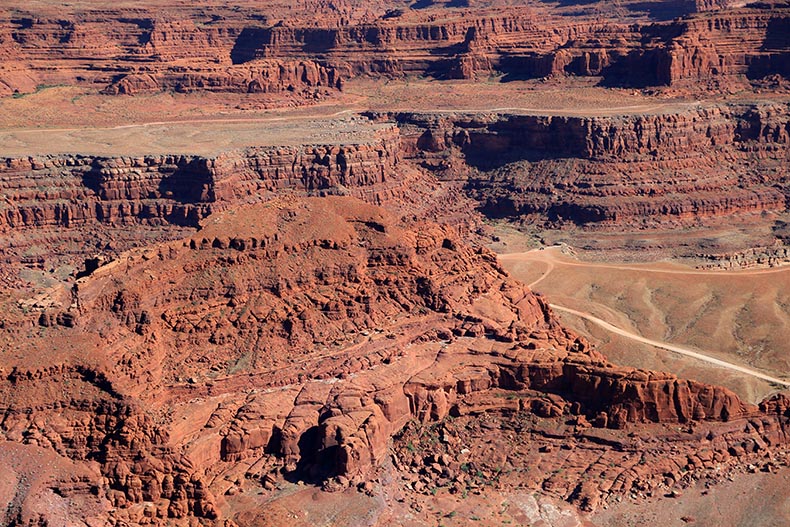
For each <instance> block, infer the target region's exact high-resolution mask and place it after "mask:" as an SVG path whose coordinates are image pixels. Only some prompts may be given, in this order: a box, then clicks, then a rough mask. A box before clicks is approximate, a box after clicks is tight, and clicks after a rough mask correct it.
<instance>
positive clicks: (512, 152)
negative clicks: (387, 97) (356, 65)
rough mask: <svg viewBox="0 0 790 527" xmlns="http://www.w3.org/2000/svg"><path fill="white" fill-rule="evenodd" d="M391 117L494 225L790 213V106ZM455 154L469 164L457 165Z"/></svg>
mask: <svg viewBox="0 0 790 527" xmlns="http://www.w3.org/2000/svg"><path fill="white" fill-rule="evenodd" d="M373 117H374V118H376V117H382V116H375V115H374V116H373ZM384 117H385V118H394V119H396V120H398V121H401V122H403V123H409V124H411V125H416V126H417V128H418V129H419V130H422V132H421V135H418V136H417V135H414V136H412V137H411V138H410V139H408V140H406V144H411V145H414V147H413V148H415V149H416V153H415V154H414V158H415V160H417V161H418V162H420V163H422V164H423V165H424V166H426V167H428V168H429V169H431V170H434V171H435V172H436V173H437V174H439V175H440V177H446V178H454V177H459V174H460V177H462V178H465V179H466V180H467V181H468V184H467V189H468V191H469V193H470V195H471V196H472V197H474V198H475V199H476V200H477V201H479V202H480V204H481V208H482V210H483V211H484V212H485V213H486V214H488V215H490V216H494V217H508V218H511V219H515V218H519V217H522V218H524V217H530V216H531V217H532V218H533V219H537V221H548V222H559V223H560V224H561V223H563V222H569V223H574V224H579V225H587V226H590V227H594V226H599V227H606V226H607V225H609V226H613V225H626V224H629V225H632V226H633V225H639V224H641V225H650V224H659V223H661V222H667V221H670V222H671V221H683V220H689V221H698V220H704V219H705V218H715V217H726V216H730V215H743V214H748V213H752V212H755V213H760V212H763V211H773V212H783V211H785V210H786V206H787V205H786V200H787V186H786V185H787V181H786V177H787V173H786V166H787V160H788V155H789V154H788V152H790V150H789V149H788V144H790V107H788V106H787V105H786V104H783V103H778V104H769V103H765V104H741V105H739V104H733V105H702V106H693V105H691V106H688V107H687V108H686V109H683V110H678V111H675V112H672V113H663V112H662V113H656V114H649V113H648V114H645V115H633V116H618V117H563V116H529V115H503V114H482V115H480V114H478V115H466V116H456V117H446V116H437V115H430V114H396V115H387V116H384ZM452 152H455V154H452ZM448 155H450V156H451V157H452V156H462V157H463V160H464V163H463V164H460V165H459V164H458V163H455V164H453V163H450V164H448V163H447V162H446V161H445V159H446V157H447V156H448Z"/></svg>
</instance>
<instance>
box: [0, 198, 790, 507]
mask: <svg viewBox="0 0 790 527" xmlns="http://www.w3.org/2000/svg"><path fill="white" fill-rule="evenodd" d="M49 295H50V297H51V300H52V301H51V302H49V303H44V302H41V303H39V304H37V305H38V306H40V307H35V306H34V307H32V312H30V311H29V309H31V308H29V307H28V308H25V309H22V308H21V307H10V306H9V310H7V313H6V315H5V319H4V320H3V329H2V338H3V342H4V346H5V348H4V349H7V350H9V353H8V354H7V356H6V358H5V359H4V363H3V367H4V368H5V371H6V372H8V373H7V376H6V377H5V380H4V381H3V382H4V383H6V386H5V387H4V389H3V390H2V392H1V393H4V394H6V397H5V399H4V403H3V404H4V408H3V413H4V415H5V416H6V417H5V419H4V421H3V423H2V426H0V432H2V435H3V436H4V438H5V439H6V440H7V441H11V442H15V443H24V444H28V445H32V446H35V447H38V448H43V449H47V450H48V451H53V452H54V453H55V454H57V455H58V456H60V457H61V458H64V459H67V460H70V461H71V462H75V463H78V464H79V463H91V462H95V463H97V470H98V471H99V472H100V473H101V474H102V479H101V481H98V482H96V484H95V487H96V488H95V490H93V491H91V492H93V495H95V496H97V497H98V498H99V500H106V503H109V504H111V505H112V506H113V507H114V509H112V511H109V512H103V513H101V514H104V515H105V516H104V517H109V518H113V519H116V520H123V521H128V522H132V523H141V522H143V520H144V519H145V521H148V522H152V523H160V522H165V521H169V520H168V518H170V519H173V518H180V517H183V516H184V515H188V516H193V517H199V518H203V519H204V520H211V519H214V518H218V517H219V516H220V515H221V514H222V510H223V507H225V504H226V500H227V499H231V498H228V497H227V495H228V493H230V495H233V494H234V493H235V492H238V488H239V487H238V485H239V483H233V484H232V483H231V482H232V481H234V478H235V477H236V476H235V474H239V473H240V471H241V473H243V474H244V475H246V477H247V478H249V479H250V480H251V481H252V482H253V483H252V484H261V485H264V486H266V485H269V486H272V485H274V484H276V483H277V482H278V481H281V478H282V477H284V476H285V477H287V478H298V479H303V480H306V481H309V482H314V483H321V482H323V484H324V486H325V488H326V489H328V490H332V489H333V488H336V487H337V486H338V485H339V486H340V487H341V488H342V487H343V486H344V485H348V484H349V482H355V483H356V482H359V483H362V482H364V481H366V479H368V478H369V477H370V475H371V474H373V473H375V471H376V470H377V467H379V466H380V464H381V463H382V462H383V461H384V460H385V458H386V457H387V456H388V452H389V451H390V450H389V449H390V444H391V441H392V438H393V436H396V435H398V434H400V433H401V432H402V431H403V430H407V431H408V430H411V429H412V428H405V427H407V425H408V424H409V423H410V422H411V423H422V425H423V426H431V425H432V424H434V423H441V422H443V421H445V420H446V419H448V418H450V417H455V418H459V419H467V420H468V419H471V418H472V417H471V416H475V415H481V414H485V415H492V416H505V417H506V416H508V415H514V413H516V414H518V415H526V416H535V417H536V418H539V419H544V420H548V421H547V422H551V423H555V424H557V425H558V426H559V424H560V423H563V422H565V421H567V420H568V419H573V420H574V422H576V423H577V425H576V426H577V428H579V429H587V428H590V427H593V428H595V429H601V430H609V431H611V432H607V434H610V435H611V434H613V435H611V437H613V438H614V439H611V440H608V441H609V443H606V442H604V443H603V444H609V445H615V446H610V447H609V448H614V450H615V451H619V449H620V448H622V447H617V446H616V445H618V444H620V443H618V441H623V442H626V441H627V439H626V437H627V436H626V434H628V433H629V431H630V430H632V427H636V428H635V429H641V428H639V427H645V426H646V427H648V428H649V427H661V426H665V425H669V424H673V425H687V426H704V427H705V429H706V430H710V434H713V435H712V436H710V437H714V436H716V435H717V434H719V433H721V434H723V436H722V437H725V438H727V439H726V440H724V441H718V442H716V441H712V446H711V448H712V450H711V452H712V454H711V455H712V456H714V457H715V456H718V455H719V454H718V453H719V452H720V451H723V452H730V453H728V454H727V456H728V459H729V458H732V459H733V461H732V463H735V464H737V463H743V462H745V460H750V459H752V457H753V454H754V452H758V451H759V452H762V451H765V450H766V449H768V450H771V451H772V452H776V453H777V454H778V453H780V452H783V451H784V450H783V449H784V448H785V446H784V445H786V444H787V442H788V437H787V434H786V431H785V430H786V427H787V425H788V422H787V419H788V417H787V415H786V414H787V412H786V406H787V405H786V404H785V403H784V402H783V399H781V398H777V399H772V400H768V401H766V402H764V403H763V404H762V405H761V406H760V407H757V406H753V405H749V404H746V403H744V402H742V401H740V400H739V399H738V397H737V396H736V395H735V394H733V393H732V392H730V391H728V390H726V389H723V388H718V387H713V386H709V385H704V384H701V383H697V382H693V381H685V380H679V379H677V378H676V377H675V376H673V375H670V374H660V373H651V372H646V371H641V370H634V369H629V368H619V367H617V366H614V365H612V364H611V363H609V362H608V361H607V360H606V359H605V358H604V357H603V356H602V355H600V354H599V353H597V352H596V351H595V350H594V349H592V348H591V347H590V345H589V344H588V343H587V342H585V341H584V340H583V339H580V338H578V337H576V336H574V335H573V334H571V333H569V332H568V331H566V330H564V329H563V328H561V327H560V326H559V325H558V323H557V321H556V320H555V318H554V316H553V315H552V313H551V310H550V309H549V307H548V306H547V304H546V303H545V301H544V300H543V299H542V298H541V297H539V296H537V295H535V294H534V293H532V292H531V291H530V290H529V289H528V288H527V287H526V286H524V285H522V284H519V283H517V282H515V281H513V280H512V279H511V278H509V277H508V275H507V273H506V272H505V271H504V270H503V269H502V268H501V267H500V266H499V264H498V263H497V261H496V257H495V256H494V255H493V253H491V252H489V251H488V250H485V249H474V248H471V247H468V246H466V245H464V244H463V243H462V242H461V241H460V239H459V237H458V235H457V234H456V233H455V232H454V230H453V229H452V228H450V227H447V226H440V225H436V224H427V223H423V224H421V225H420V226H419V228H418V229H414V228H413V227H412V226H410V225H408V223H404V221H403V220H397V219H395V218H394V217H393V216H392V215H391V214H390V213H387V212H385V211H384V210H382V209H380V208H377V207H374V206H372V205H369V204H366V203H364V202H362V201H359V200H357V199H355V198H350V197H324V198H313V199H304V198H293V197H291V198H279V199H276V200H273V201H270V202H268V203H264V204H258V205H251V206H241V207H234V208H233V209H232V210H228V211H225V212H220V213H215V214H212V215H211V216H209V217H208V218H207V219H206V220H204V221H203V222H202V228H201V230H200V231H199V232H197V233H196V234H193V235H191V236H189V237H188V238H185V239H182V240H176V241H171V242H167V243H164V244H159V245H158V246H155V247H147V248H141V249H135V250H132V251H129V252H127V253H124V254H123V255H122V256H121V257H120V258H119V259H117V260H115V261H113V262H110V263H106V264H105V265H103V266H99V267H98V268H96V269H95V270H94V271H93V272H92V273H91V274H90V275H88V276H85V277H83V278H80V279H79V280H78V281H77V285H76V286H75V288H74V289H73V290H72V291H66V290H62V291H60V292H59V290H58V289H57V288H56V289H53V290H52V291H50V293H49ZM20 306H21V304H20ZM64 314H68V315H69V317H64V316H63V315H64ZM66 318H68V320H69V323H68V324H65V323H64V324H58V323H57V322H56V323H55V324H51V323H42V321H53V320H54V321H57V320H66ZM36 325H37V326H36ZM32 327H39V328H40V330H39V333H38V335H36V334H35V332H32V331H31V328H32ZM22 333H25V334H27V335H31V338H30V339H27V340H26V341H25V343H24V345H23V346H22V347H20V346H19V345H17V344H14V341H16V340H18V338H19V335H21V334H22ZM44 342H46V343H47V344H46V345H45V344H44ZM59 386H65V387H66V390H65V391H64V390H63V389H62V388H60V387H59ZM505 417H503V418H505ZM409 426H414V425H409ZM525 426H529V425H525ZM744 427H746V428H747V429H749V430H752V431H753V432H751V433H750V434H749V437H750V438H751V439H750V440H751V441H752V443H750V445H756V446H755V447H754V448H752V447H750V446H748V445H747V446H742V445H746V443H745V442H744V441H741V442H740V443H738V442H736V439H735V438H736V437H737V438H741V437H742V436H741V435H738V434H735V433H734V432H733V431H734V430H736V429H743V428H744ZM539 429H540V428H539V427H537V428H535V429H534V431H535V433H538V431H539ZM563 433H565V432H563ZM553 437H555V438H558V437H563V436H557V435H554V436H553ZM591 437H592V436H591ZM605 437H608V436H606V435H605ZM617 438H619V439H617ZM739 441H740V439H739ZM714 443H715V444H714ZM471 444H477V443H471ZM623 444H624V443H623ZM673 445H674V446H673V448H674V449H679V451H680V452H683V454H682V455H684V456H685V455H688V456H691V455H692V453H693V452H696V451H697V446H698V442H697V441H695V440H692V439H683V438H680V439H677V441H676V442H675V443H673ZM738 445H741V446H738ZM475 448H476V447H475ZM628 448H629V449H630V448H637V447H628ZM738 448H740V449H741V450H743V452H741V451H740V450H738ZM750 448H751V450H749V449H750ZM722 449H723V450H722ZM0 450H1V449H0ZM629 451H631V450H629ZM736 451H737V452H736ZM732 452H735V453H732ZM596 455H597V454H596ZM679 455H680V454H679ZM722 455H724V454H722ZM448 459H449V458H448ZM689 459H691V458H690V457H689ZM706 459H707V458H706ZM711 459H713V457H712V458H711ZM650 460H651V461H650V463H651V464H648V465H647V466H645V467H640V468H639V469H638V470H637V469H636V468H634V467H631V468H630V469H629V468H627V467H626V470H631V471H636V472H635V473H636V474H637V475H636V476H633V475H629V474H631V473H630V472H628V473H626V472H623V476H622V477H621V478H618V479H617V482H619V483H618V484H617V485H613V486H612V487H611V488H610V487H607V488H606V493H612V494H616V493H623V492H628V491H630V490H631V489H632V488H633V486H634V485H637V484H639V485H648V483H644V481H645V479H644V478H646V477H647V476H646V475H647V474H649V473H651V472H650V471H651V470H654V471H655V470H659V469H660V470H664V468H663V467H664V465H662V464H661V463H664V464H666V462H665V461H661V458H658V457H657V458H655V459H654V458H650ZM481 463H482V462H481ZM629 466H630V465H629ZM689 466H692V462H690V461H689ZM694 466H696V465H694ZM706 466H707V465H705V464H704V463H702V464H701V465H700V466H699V470H703V469H704V467H706ZM684 470H691V469H688V468H686V469H684ZM695 470H696V469H695ZM640 474H641V475H642V476H640ZM643 476H644V477H643ZM210 482H211V483H210ZM256 482H257V483H256ZM231 488H235V489H236V490H235V491H231V490H230V489H231ZM579 492H581V491H579ZM602 492H603V490H602V488H598V487H595V488H592V487H591V488H589V489H588V488H587V487H585V490H584V493H585V494H584V496H585V500H586V501H585V503H588V502H589V503H590V505H589V506H590V507H595V504H596V503H599V500H600V499H601V496H602ZM558 494H561V493H559V492H558ZM571 494H572V495H573V496H575V495H576V494H578V492H576V493H569V496H565V497H566V498H568V499H571V497H572V496H571ZM220 496H225V497H223V498H220ZM85 499H88V498H85ZM91 499H93V498H91ZM86 503H87V502H86ZM87 506H88V505H86V507H87ZM25 510H26V509H25ZM226 510H232V508H231V509H227V508H226ZM231 519H232V518H231ZM23 521H30V520H28V519H27V518H23Z"/></svg>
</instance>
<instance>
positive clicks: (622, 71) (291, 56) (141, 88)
mask: <svg viewBox="0 0 790 527" xmlns="http://www.w3.org/2000/svg"><path fill="white" fill-rule="evenodd" d="M724 4H725V2H718V1H715V2H707V1H705V2H690V1H681V2H671V3H669V2H653V3H651V2H623V3H622V5H621V7H620V8H612V7H611V6H608V5H606V3H604V2H600V3H595V2H593V3H590V5H587V6H586V7H585V8H582V9H577V10H575V11H573V10H572V6H570V5H569V6H563V7H559V8H554V7H553V8H551V9H548V8H546V7H543V6H540V5H538V4H535V5H530V6H529V7H524V6H521V7H513V8H510V9H498V8H483V9H480V8H478V9H469V10H453V9H449V10H448V9H447V8H445V7H442V6H439V5H437V6H434V7H432V8H430V9H425V10H417V9H414V10H409V11H408V12H406V11H404V10H401V11H397V10H395V11H387V10H386V5H383V6H382V11H380V12H379V14H378V15H373V12H372V11H369V12H368V13H367V14H365V15H363V16H357V17H353V18H349V16H350V15H349V13H353V12H355V9H350V10H344V9H337V8H336V6H334V5H333V6H331V7H332V8H334V9H332V12H330V13H328V14H326V15H325V16H324V17H323V18H322V17H321V16H317V15H316V12H313V11H310V10H309V8H304V7H301V6H300V7H298V8H293V7H291V6H289V7H291V9H290V12H289V14H288V15H287V16H283V11H282V6H279V5H272V6H269V7H268V8H260V6H255V9H254V10H252V9H251V8H250V7H246V6H237V8H236V9H235V10H234V9H230V8H227V7H221V6H212V7H211V8H206V9H204V10H200V9H197V8H194V9H189V8H185V7H184V6H180V7H179V8H178V9H176V10H174V11H173V13H174V14H167V13H166V14H164V15H158V14H156V13H154V12H152V11H151V10H147V9H144V8H140V9H108V10H102V11H81V12H74V13H70V12H68V11H66V12H63V13H60V14H57V15H56V14H53V13H50V12H46V10H44V12H40V11H39V10H35V9H32V8H30V7H29V6H25V7H24V8H21V9H20V11H19V13H21V14H19V13H18V14H17V15H14V16H9V17H6V18H5V19H4V20H0V85H2V86H4V87H5V88H4V89H3V92H4V93H6V94H8V93H12V92H13V90H19V91H20V92H27V91H31V90H30V86H31V81H32V87H33V88H35V86H36V85H37V84H61V83H66V84H73V83H82V84H86V83H90V84H93V85H100V86H104V88H105V90H104V91H105V92H106V93H110V94H133V93H139V92H146V91H152V90H162V89H165V90H177V91H197V90H208V91H232V92H244V93H246V92H250V93H256V92H265V93H279V92H283V91H286V90H287V91H290V92H295V93H297V94H302V95H304V96H305V97H311V96H313V95H314V94H315V93H316V90H326V89H329V90H334V89H339V88H341V87H342V82H343V79H344V78H347V77H348V76H355V75H359V74H371V75H382V74H383V75H400V74H404V73H405V74H419V75H425V74H430V75H433V76H436V77H439V78H457V77H462V78H472V77H474V76H476V75H479V74H484V75H488V74H489V73H495V72H498V73H502V74H504V75H506V76H508V77H531V78H535V77H543V76H548V75H565V74H573V75H582V76H599V77H602V79H603V83H604V84H606V85H630V86H638V87H645V86H666V85H671V86H679V87H681V88H682V87H688V86H689V85H690V84H691V83H692V82H693V83H695V84H697V85H698V83H699V81H700V80H704V81H710V83H711V85H710V87H711V88H714V89H728V87H729V86H730V85H733V86H734V85H739V86H743V85H744V81H745V80H747V79H752V80H755V79H760V78H763V77H766V76H770V75H774V74H779V75H784V76H787V75H788V71H790V70H788V67H789V66H788V64H790V63H789V62H788V60H789V59H788V42H787V39H786V38H785V35H786V34H787V24H788V9H787V7H786V5H763V4H754V5H753V6H752V7H749V8H740V9H729V8H726V6H725V5H724ZM327 8H329V6H327ZM624 10H626V11H624ZM627 10H630V12H631V13H632V14H633V16H634V17H626V15H627V14H628V11H627ZM569 11H572V14H573V15H574V16H565V15H568V14H569V13H568V12H569ZM637 13H639V15H637ZM678 17H683V18H682V19H677V20H673V19H676V18H678Z"/></svg>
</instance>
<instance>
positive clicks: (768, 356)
mask: <svg viewBox="0 0 790 527" xmlns="http://www.w3.org/2000/svg"><path fill="white" fill-rule="evenodd" d="M500 259H501V261H502V263H503V265H504V266H505V267H506V268H507V269H508V270H509V271H510V272H511V273H512V274H513V276H515V277H516V278H517V279H520V280H522V281H524V282H525V283H527V284H531V286H532V287H533V288H534V289H535V290H536V291H538V292H540V293H542V294H544V295H545V296H546V297H547V298H548V300H549V301H550V302H551V303H554V304H556V305H558V306H563V307H566V308H571V309H572V310H576V311H578V312H582V313H583V314H585V315H588V316H587V318H584V317H580V316H578V315H576V314H573V313H569V312H560V313H559V315H560V317H561V318H562V319H563V321H564V322H566V323H567V324H569V325H570V326H572V327H573V328H574V329H576V330H577V331H579V332H581V333H582V334H584V335H586V336H588V337H589V338H590V339H591V340H593V342H595V343H596V344H597V346H598V348H599V349H600V350H601V351H602V352H603V353H604V354H606V355H607V356H608V357H609V359H610V360H612V361H613V362H615V363H618V364H623V365H628V366H633V367H640V368H648V369H657V370H664V371H671V372H673V373H676V374H677V375H679V376H683V377H690V378H696V379H699V380H701V381H705V382H710V383H717V384H722V385H724V386H727V387H728V388H730V389H732V390H734V391H735V392H736V393H738V394H739V395H741V396H742V397H744V398H745V399H747V400H751V401H753V402H756V401H758V400H761V399H762V398H763V397H765V396H766V395H768V394H770V393H773V392H775V391H776V390H777V389H779V388H780V386H778V385H776V384H772V383H770V382H766V381H764V380H760V379H757V378H755V377H753V376H751V375H748V374H740V373H738V372H736V371H732V370H729V371H728V370H726V369H724V368H722V367H721V365H715V364H710V363H706V362H704V361H701V360H698V359H697V358H694V357H689V356H680V355H679V354H677V353H675V352H671V351H669V350H667V349H665V348H664V349H662V348H657V347H656V346H654V345H651V344H650V343H647V342H645V341H642V342H635V341H634V339H633V338H631V337H629V336H628V335H638V336H640V337H643V338H645V339H650V340H653V341H660V342H661V343H664V344H667V345H669V346H676V347H679V348H682V349H686V350H689V351H692V352H696V353H701V354H703V355H705V356H707V357H711V358H713V359H716V360H720V361H724V362H727V363H730V364H733V365H737V366H739V367H743V368H746V369H749V370H753V371H757V372H760V373H761V374H763V375H766V376H769V377H776V378H779V379H786V378H787V375H788V373H790V346H788V344H787V343H788V342H790V293H788V291H789V290H790V289H789V288H790V267H780V268H769V269H755V270H747V271H701V270H696V269H693V268H689V267H686V266H683V265H679V264H675V263H669V262H657V263H651V264H624V265H620V264H612V263H597V262H583V261H579V260H576V259H574V258H573V257H571V256H569V255H566V254H563V253H562V250H561V249H559V248H547V249H545V250H533V251H528V252H523V253H511V254H504V255H500ZM558 311H560V310H558ZM590 317H595V318H597V319H600V320H602V321H605V322H606V323H608V324H611V325H612V326H615V327H617V328H618V329H620V330H622V331H623V333H621V334H616V333H614V332H613V331H612V330H611V328H606V327H602V325H601V324H599V323H597V322H595V321H594V320H592V319H591V318H590Z"/></svg>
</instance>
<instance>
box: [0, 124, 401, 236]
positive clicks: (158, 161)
mask: <svg viewBox="0 0 790 527" xmlns="http://www.w3.org/2000/svg"><path fill="white" fill-rule="evenodd" d="M399 156H400V136H399V133H398V130H397V129H396V128H395V127H390V128H388V129H385V130H383V131H380V132H377V133H376V137H374V138H373V139H371V141H370V142H369V143H363V144H358V145H353V144H351V145H316V146H304V147H301V146H300V147H260V148H248V149H242V150H235V151H230V152H226V153H222V154H220V155H218V156H215V157H206V156H195V155H144V156H136V157H105V156H92V155H60V154H52V155H46V156H35V157H27V158H5V159H0V192H2V194H3V199H4V202H3V203H2V205H0V207H2V213H0V232H3V231H9V230H13V229H21V228H28V227H37V228H43V227H74V226H77V225H84V224H86V223H89V222H92V221H98V222H101V223H106V224H131V223H144V224H151V225H157V224H173V225H183V226H191V227H196V226H197V225H198V222H199V221H200V220H201V219H202V218H204V217H206V216H207V215H208V214H210V213H211V211H212V210H217V209H222V208H224V207H225V206H227V205H228V204H230V203H235V202H239V201H241V200H243V199H250V198H253V199H254V198H256V197H257V198H258V199H261V198H262V197H264V196H265V195H266V194H267V193H272V192H276V191H295V192H302V193H307V192H319V191H329V192H331V191H333V190H334V191H335V192H352V193H353V192H355V189H357V190H358V191H359V192H363V190H362V189H366V190H365V191H364V192H367V194H371V195H373V198H372V199H375V191H376V190H379V191H386V190H387V189H388V188H391V186H392V185H390V183H393V184H395V185H397V183H398V179H399V178H400V177H401V176H400V175H399V173H398V171H397V170H396V166H397V164H398V162H399ZM349 189H350V190H349Z"/></svg>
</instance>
